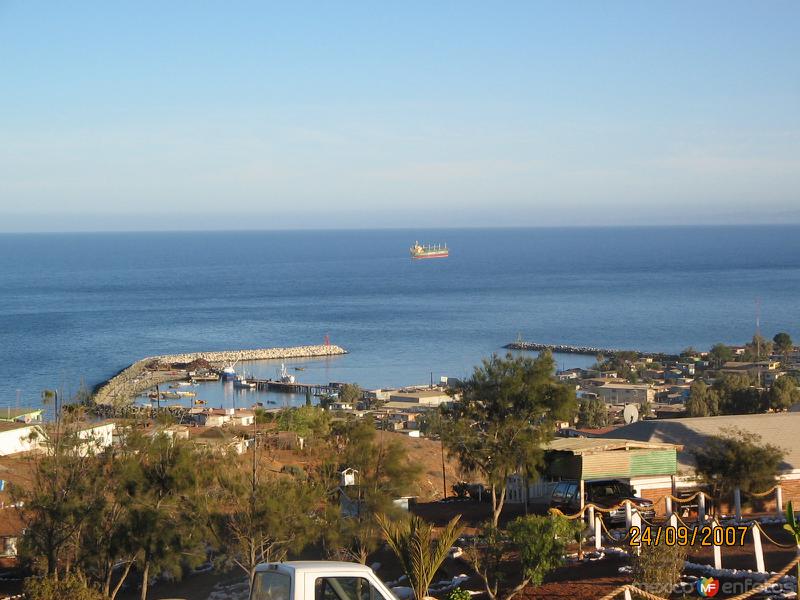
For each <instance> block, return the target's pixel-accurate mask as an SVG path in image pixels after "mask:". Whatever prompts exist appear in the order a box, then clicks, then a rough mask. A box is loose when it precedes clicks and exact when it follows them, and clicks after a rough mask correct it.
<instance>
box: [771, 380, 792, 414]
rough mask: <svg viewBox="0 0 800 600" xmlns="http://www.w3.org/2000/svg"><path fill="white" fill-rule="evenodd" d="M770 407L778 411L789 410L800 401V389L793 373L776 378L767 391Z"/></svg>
mask: <svg viewBox="0 0 800 600" xmlns="http://www.w3.org/2000/svg"><path fill="white" fill-rule="evenodd" d="M767 401H768V402H769V408H771V409H772V410H774V411H776V412H778V411H783V410H788V409H789V407H791V406H792V405H793V404H797V403H798V402H800V389H798V387H797V380H796V379H795V378H794V377H792V376H791V375H784V376H783V377H779V378H778V379H776V380H775V383H773V384H772V387H771V388H770V390H769V392H768V393H767Z"/></svg>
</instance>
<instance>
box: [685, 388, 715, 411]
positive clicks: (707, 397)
mask: <svg viewBox="0 0 800 600" xmlns="http://www.w3.org/2000/svg"><path fill="white" fill-rule="evenodd" d="M686 414H687V415H688V416H690V417H713V416H715V415H718V414H719V394H718V393H717V391H716V390H714V389H713V388H711V387H710V386H708V385H706V384H705V383H704V382H702V381H700V380H697V381H694V382H692V385H691V387H690V388H689V399H688V400H686Z"/></svg>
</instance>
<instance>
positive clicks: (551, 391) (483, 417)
mask: <svg viewBox="0 0 800 600" xmlns="http://www.w3.org/2000/svg"><path fill="white" fill-rule="evenodd" d="M554 372H555V362H554V361H553V357H552V355H551V354H550V353H549V352H543V353H542V354H540V355H539V356H538V357H537V358H536V359H531V358H529V357H523V356H520V357H514V356H512V355H511V354H508V355H507V356H506V357H505V358H500V357H498V356H497V355H493V356H492V357H491V358H490V359H486V360H484V361H483V363H482V365H481V366H480V367H476V368H475V371H474V372H473V374H472V376H471V377H470V379H468V380H467V381H465V382H463V383H461V384H460V385H459V386H458V388H457V389H456V393H457V394H458V396H456V400H455V401H454V402H453V404H452V406H451V408H450V409H449V414H448V416H449V420H448V421H447V427H445V428H444V429H443V435H442V438H443V442H444V444H445V447H446V448H447V450H448V452H449V453H450V454H451V455H454V456H456V457H457V459H458V461H459V463H460V465H461V468H462V469H463V470H464V471H465V472H477V473H479V474H481V475H482V476H483V477H484V479H485V480H486V482H487V483H488V484H489V486H490V490H491V499H492V523H493V525H494V526H495V527H497V524H498V522H499V519H500V513H501V512H502V510H503V505H504V503H505V495H506V480H507V478H508V477H509V476H510V475H512V474H514V473H523V474H524V475H527V476H533V475H535V474H536V473H537V472H538V469H539V466H540V465H541V462H542V458H543V450H542V445H543V443H544V442H546V441H548V440H550V439H552V437H553V432H554V423H555V421H557V420H572V418H573V417H574V415H575V412H576V402H575V390H574V389H572V388H570V387H568V386H566V385H563V384H560V383H558V382H557V381H556V380H555V378H554V376H553V373H554Z"/></svg>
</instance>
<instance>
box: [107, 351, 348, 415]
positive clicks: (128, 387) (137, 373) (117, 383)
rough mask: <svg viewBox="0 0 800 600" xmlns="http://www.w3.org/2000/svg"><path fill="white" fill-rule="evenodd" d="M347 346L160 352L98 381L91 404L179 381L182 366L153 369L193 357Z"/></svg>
mask: <svg viewBox="0 0 800 600" xmlns="http://www.w3.org/2000/svg"><path fill="white" fill-rule="evenodd" d="M342 354H347V350H345V349H344V348H342V347H341V346H336V345H321V344H320V345H312V346H289V347H286V348H256V349H251V350H221V351H214V352H184V353H181V354H162V355H158V356H148V357H145V358H142V359H140V360H137V361H136V362H134V363H132V364H131V365H130V366H128V367H126V368H125V369H123V370H122V371H120V372H119V373H117V374H116V375H114V376H113V377H111V378H110V379H108V380H107V381H105V382H103V383H100V384H99V385H98V386H97V387H96V388H95V390H94V393H93V394H92V402H93V403H94V404H95V405H107V406H120V405H124V404H128V403H130V401H131V400H132V399H133V398H134V397H136V396H138V395H139V394H141V393H142V392H143V391H145V390H147V389H150V388H152V387H154V386H156V385H160V384H162V383H168V382H170V381H179V380H181V379H184V378H185V377H186V370H185V369H178V368H175V369H172V368H169V369H163V368H159V369H157V370H156V369H154V368H153V367H154V366H155V367H165V366H171V365H175V364H181V365H184V364H187V363H191V362H192V361H195V360H205V361H208V362H209V363H212V364H214V365H215V366H224V365H229V364H233V363H236V362H246V361H255V360H275V359H282V358H316V357H323V356H340V355H342Z"/></svg>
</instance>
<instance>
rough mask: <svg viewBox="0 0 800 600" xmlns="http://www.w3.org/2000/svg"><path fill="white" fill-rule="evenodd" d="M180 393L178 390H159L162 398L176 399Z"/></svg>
mask: <svg viewBox="0 0 800 600" xmlns="http://www.w3.org/2000/svg"><path fill="white" fill-rule="evenodd" d="M180 397H181V395H180V394H179V393H178V392H161V399H162V400H177V399H178V398H180Z"/></svg>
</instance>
